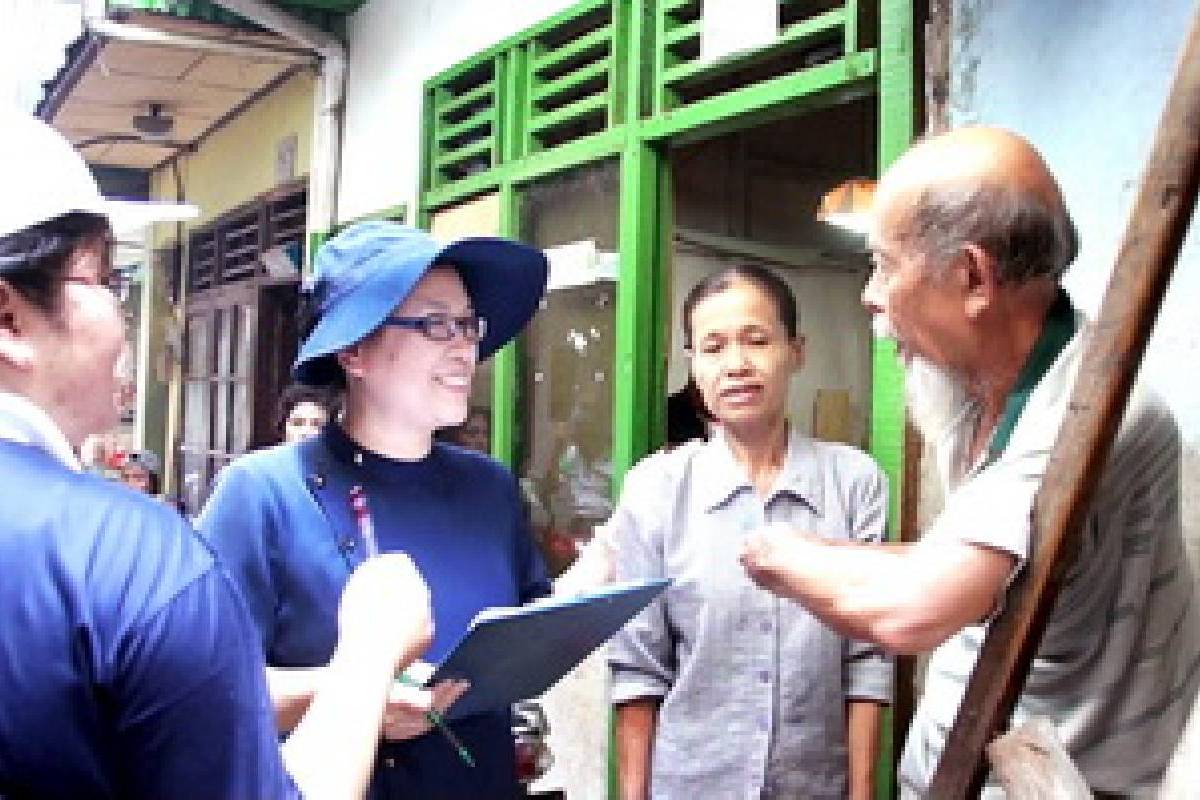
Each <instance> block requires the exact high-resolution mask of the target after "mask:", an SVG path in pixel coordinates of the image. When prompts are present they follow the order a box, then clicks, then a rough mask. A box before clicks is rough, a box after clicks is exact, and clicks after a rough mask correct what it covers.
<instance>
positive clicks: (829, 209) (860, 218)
mask: <svg viewBox="0 0 1200 800" xmlns="http://www.w3.org/2000/svg"><path fill="white" fill-rule="evenodd" d="M874 200H875V181H873V180H871V179H869V178H851V179H850V180H847V181H842V182H841V183H839V184H838V185H837V186H835V187H833V188H832V189H830V190H829V191H828V192H826V193H825V194H824V195H823V196H822V197H821V204H820V205H819V206H818V207H817V220H818V221H820V222H824V223H826V224H827V225H836V226H837V227H839V228H845V229H847V230H851V231H854V232H855V233H866V232H867V226H868V224H869V221H870V214H871V204H872V203H873V202H874Z"/></svg>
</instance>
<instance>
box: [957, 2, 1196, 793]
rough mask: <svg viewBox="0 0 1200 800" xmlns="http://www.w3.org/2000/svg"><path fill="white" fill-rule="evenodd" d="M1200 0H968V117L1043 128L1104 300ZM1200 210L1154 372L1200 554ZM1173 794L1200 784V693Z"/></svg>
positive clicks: (1084, 261) (1089, 275)
mask: <svg viewBox="0 0 1200 800" xmlns="http://www.w3.org/2000/svg"><path fill="white" fill-rule="evenodd" d="M1197 13H1200V7H1198V4H1197V3H1196V2H1194V0H1154V2H1135V3H1130V2H1125V0H1091V1H1090V2H1086V3H1082V2H1078V0H1009V2H1004V3H997V2H992V1H991V0H957V2H955V3H954V14H955V24H954V37H953V54H952V72H953V81H952V87H951V103H952V112H951V113H952V119H953V122H954V124H955V125H961V124H965V123H970V122H982V123H991V124H998V125H1003V126H1006V127H1009V128H1012V129H1014V130H1016V131H1018V132H1020V133H1022V134H1024V135H1026V136H1028V137H1029V138H1031V139H1032V140H1033V142H1034V143H1035V144H1036V145H1037V146H1038V147H1039V148H1040V149H1041V151H1042V153H1043V154H1044V155H1045V157H1046V160H1047V161H1048V162H1049V164H1050V167H1051V169H1052V170H1054V172H1055V174H1057V175H1058V178H1059V180H1060V181H1061V183H1062V185H1063V189H1064V191H1065V193H1066V199H1067V204H1068V206H1069V207H1070V209H1071V211H1072V213H1073V214H1074V216H1075V221H1076V224H1077V225H1078V226H1079V230H1080V235H1081V238H1082V244H1083V250H1082V253H1081V255H1080V259H1079V261H1078V262H1077V263H1076V265H1075V266H1074V267H1072V269H1071V271H1070V272H1069V273H1068V275H1067V279H1066V285H1067V288H1068V290H1069V291H1070V292H1071V294H1072V295H1073V297H1074V298H1075V299H1076V301H1077V302H1078V303H1079V304H1080V305H1081V306H1082V307H1083V308H1084V309H1086V310H1087V311H1088V312H1092V313H1094V312H1095V311H1096V309H1097V308H1098V307H1099V303H1100V298H1101V296H1102V294H1103V292H1104V288H1105V285H1106V283H1107V281H1108V276H1109V274H1110V273H1111V270H1112V265H1113V261H1114V258H1115V256H1116V251H1117V248H1118V246H1119V244H1120V238H1121V236H1122V235H1123V233H1124V229H1125V224H1126V221H1127V219H1128V215H1129V211H1130V208H1131V206H1132V204H1133V201H1134V194H1135V192H1136V191H1137V186H1138V180H1139V177H1140V175H1141V172H1142V170H1143V168H1144V167H1145V164H1146V159H1147V157H1148V155H1149V149H1150V146H1151V143H1152V137H1153V136H1154V133H1155V130H1156V126H1157V123H1158V120H1159V117H1160V116H1161V113H1162V108H1163V103H1164V101H1165V99H1166V94H1167V90H1168V86H1169V83H1170V81H1171V78H1172V76H1173V74H1174V65H1175V60H1176V58H1177V56H1178V52H1179V50H1180V48H1181V47H1182V44H1183V40H1184V36H1185V35H1186V33H1187V31H1188V28H1189V26H1190V24H1191V21H1192V17H1193V15H1195V14H1197ZM1198 225H1200V219H1198V218H1197V217H1195V216H1193V219H1192V226H1191V233H1190V235H1189V237H1188V239H1187V240H1186V242H1185V244H1184V249H1183V252H1182V253H1181V255H1180V258H1179V263H1178V265H1177V267H1176V272H1175V276H1174V280H1173V281H1172V284H1171V286H1170V289H1169V290H1168V294H1167V297H1166V300H1165V302H1164V303H1163V306H1162V311H1161V315H1160V316H1159V319H1158V324H1157V327H1156V329H1155V332H1154V336H1153V338H1152V339H1151V342H1150V347H1149V350H1148V351H1147V354H1146V359H1145V361H1144V362H1143V366H1142V375H1143V377H1144V378H1145V379H1146V380H1148V381H1149V382H1150V383H1151V384H1152V385H1153V386H1155V387H1156V388H1157V389H1158V390H1159V391H1160V392H1161V393H1162V394H1163V396H1164V397H1165V398H1166V400H1167V402H1168V403H1170V405H1171V406H1172V408H1173V409H1174V411H1175V413H1176V415H1177V417H1178V419H1179V423H1180V426H1181V428H1182V432H1183V438H1184V479H1183V492H1182V496H1183V513H1184V532H1185V536H1186V538H1187V539H1188V541H1189V545H1190V547H1191V551H1192V555H1193V557H1200V388H1198V387H1197V381H1196V377H1195V371H1196V367H1197V363H1198V361H1200V359H1198V356H1200V325H1198V324H1197V322H1196V302H1197V299H1198V298H1200V232H1198V231H1197V226H1198ZM1197 708H1198V711H1196V712H1193V715H1192V716H1193V719H1192V723H1191V728H1192V731H1191V734H1190V735H1189V737H1188V739H1187V741H1188V742H1189V744H1185V746H1184V747H1182V748H1181V750H1180V755H1179V757H1178V759H1177V762H1176V770H1177V771H1176V773H1175V775H1173V776H1172V780H1171V781H1169V782H1168V784H1167V785H1165V786H1164V791H1163V796H1164V797H1184V796H1189V797H1191V796H1195V790H1196V780H1195V778H1196V775H1197V771H1198V770H1200V705H1198V706H1197Z"/></svg>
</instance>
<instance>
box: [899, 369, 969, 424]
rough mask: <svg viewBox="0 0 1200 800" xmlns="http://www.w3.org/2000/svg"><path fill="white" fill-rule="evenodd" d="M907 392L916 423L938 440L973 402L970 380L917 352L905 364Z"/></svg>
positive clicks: (911, 412) (905, 390) (914, 422)
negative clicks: (968, 385)
mask: <svg viewBox="0 0 1200 800" xmlns="http://www.w3.org/2000/svg"><path fill="white" fill-rule="evenodd" d="M904 393H905V396H906V397H907V399H908V410H909V414H910V415H911V416H912V421H913V424H914V425H915V426H916V427H917V430H919V431H920V432H921V435H922V436H923V437H925V439H926V441H929V442H933V443H935V444H936V443H937V442H939V441H941V439H942V437H943V436H944V435H945V434H946V430H947V428H949V427H950V425H951V423H953V422H954V421H955V420H957V419H958V418H959V417H961V416H962V413H963V411H964V410H966V408H967V406H968V405H969V404H970V402H971V398H970V395H968V394H967V384H966V382H965V381H964V380H963V379H962V378H961V377H959V375H958V374H957V373H955V372H953V371H951V370H948V369H946V368H945V367H941V366H938V365H937V364H934V363H933V362H932V361H929V360H928V359H925V358H922V357H921V356H918V355H914V356H912V357H911V359H910V360H909V362H908V364H906V365H905V368H904Z"/></svg>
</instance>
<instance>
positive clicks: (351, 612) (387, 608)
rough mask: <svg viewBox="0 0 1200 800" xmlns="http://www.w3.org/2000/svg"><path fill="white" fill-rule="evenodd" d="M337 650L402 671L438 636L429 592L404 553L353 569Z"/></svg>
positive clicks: (342, 606) (341, 610) (343, 604)
mask: <svg viewBox="0 0 1200 800" xmlns="http://www.w3.org/2000/svg"><path fill="white" fill-rule="evenodd" d="M338 628H339V630H340V637H339V641H338V649H339V650H341V651H344V652H346V653H347V654H348V653H351V652H353V653H354V654H355V655H356V656H359V657H363V658H368V659H373V658H376V657H378V658H381V659H386V660H387V661H388V663H389V664H391V665H392V667H393V668H394V669H399V668H403V667H404V666H406V665H407V664H409V663H410V662H411V661H412V660H413V659H415V658H416V657H417V656H419V655H420V654H421V653H423V652H424V651H425V648H427V647H428V646H429V642H430V640H431V639H432V637H433V615H432V612H431V611H430V606H429V587H428V586H426V585H425V581H424V579H422V578H421V573H419V572H418V571H417V568H416V567H415V566H414V565H413V563H412V561H411V560H410V559H409V557H408V556H406V555H405V554H403V553H384V554H382V555H379V556H375V557H374V558H369V559H367V560H366V561H364V562H363V563H362V564H360V565H359V566H358V568H357V569H355V570H354V573H353V574H352V575H351V576H350V580H349V581H347V582H346V588H345V589H344V590H343V591H342V600H341V604H340V605H339V607H338Z"/></svg>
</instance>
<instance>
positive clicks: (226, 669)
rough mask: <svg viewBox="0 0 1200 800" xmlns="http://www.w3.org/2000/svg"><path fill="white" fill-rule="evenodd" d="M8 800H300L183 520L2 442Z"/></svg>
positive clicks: (2, 691) (237, 631) (253, 666)
mask: <svg viewBox="0 0 1200 800" xmlns="http://www.w3.org/2000/svg"><path fill="white" fill-rule="evenodd" d="M0 475H3V480H2V481H0V508H2V509H3V514H2V516H0V564H3V567H4V574H3V578H2V579H0V619H2V620H3V623H2V624H0V796H3V797H5V798H8V800H15V798H22V797H39V798H42V797H62V798H73V799H74V800H78V799H79V798H116V797H120V798H164V797H170V798H216V797H221V798H271V797H294V796H296V794H297V793H296V790H295V787H294V786H293V784H292V783H291V780H290V779H289V778H288V776H287V774H286V772H285V771H284V768H283V764H282V761H281V758H280V754H279V744H278V740H277V738H276V734H275V725H274V717H273V714H272V712H271V708H270V701H269V698H268V696H267V690H266V684H265V681H264V679H263V674H262V671H263V667H262V657H261V655H260V654H259V652H258V648H257V641H256V638H255V632H254V629H253V627H252V625H251V622H250V620H249V618H248V616H247V614H246V611H245V608H244V606H243V605H242V604H241V602H240V599H239V598H238V597H237V596H236V592H235V591H234V590H233V587H232V586H231V585H230V584H229V581H228V579H227V578H226V577H225V575H224V574H223V573H222V572H221V571H219V570H217V569H215V568H214V561H213V557H212V554H211V552H210V551H209V549H208V548H207V547H205V546H204V544H203V543H202V542H201V541H200V539H199V538H198V537H197V536H196V535H195V533H194V532H193V531H192V530H191V528H190V527H189V526H188V525H187V523H186V522H184V520H182V519H181V518H180V517H179V515H178V514H176V513H175V512H174V511H172V510H171V509H169V508H168V507H166V506H165V505H163V504H162V503H159V502H157V501H155V500H153V499H151V498H149V497H147V496H145V495H140V494H137V493H135V492H132V491H130V490H128V489H126V488H125V487H123V486H118V485H116V484H114V483H110V482H108V481H104V480H103V479H101V478H97V477H95V476H91V475H87V474H83V473H78V472H74V471H72V470H70V469H69V468H67V467H66V466H65V465H63V464H62V463H61V462H59V461H57V460H55V459H54V458H53V457H51V456H50V455H49V454H48V453H46V452H45V451H43V450H41V449H38V448H36V447H33V446H30V445H25V444H17V443H13V442H8V441H0Z"/></svg>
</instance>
